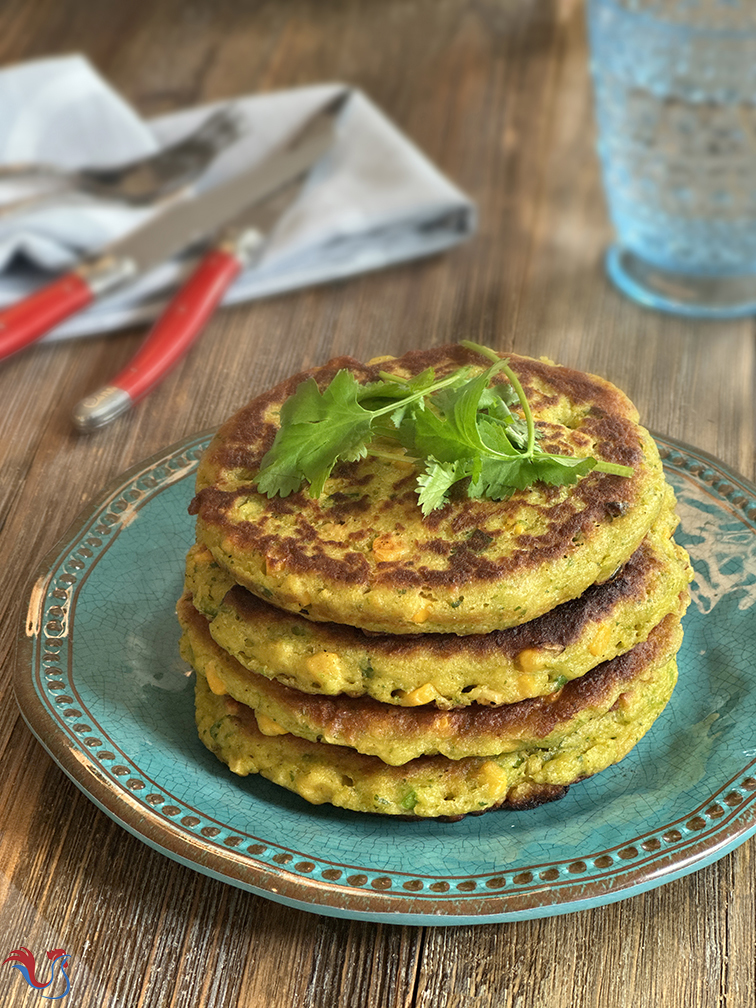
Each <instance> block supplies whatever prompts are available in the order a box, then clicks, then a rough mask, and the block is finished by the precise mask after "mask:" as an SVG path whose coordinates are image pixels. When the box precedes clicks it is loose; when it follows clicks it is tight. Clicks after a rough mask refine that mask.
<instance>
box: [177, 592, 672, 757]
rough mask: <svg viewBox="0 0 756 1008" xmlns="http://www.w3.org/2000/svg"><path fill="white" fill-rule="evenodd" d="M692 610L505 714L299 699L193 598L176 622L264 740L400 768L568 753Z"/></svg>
mask: <svg viewBox="0 0 756 1008" xmlns="http://www.w3.org/2000/svg"><path fill="white" fill-rule="evenodd" d="M687 602H688V593H687V591H685V592H684V593H683V594H682V595H681V597H680V598H679V601H678V607H677V612H676V613H675V614H670V615H669V616H667V617H665V619H664V620H663V621H662V623H661V624H660V625H659V626H658V627H655V628H654V629H653V630H652V631H651V633H650V634H649V636H648V638H647V640H646V641H644V642H642V643H640V644H638V645H637V647H636V648H635V649H633V650H632V651H630V652H627V654H626V655H624V656H621V657H618V658H615V659H614V660H613V661H609V662H603V663H602V664H601V665H598V666H597V667H596V668H594V669H593V670H592V671H590V672H588V673H587V674H586V675H584V676H582V677H581V678H580V679H574V680H573V681H572V682H570V683H567V685H565V686H563V687H562V688H561V689H560V690H559V691H558V692H556V693H553V694H550V695H549V696H546V697H535V698H533V699H530V700H521V701H520V702H519V703H515V704H506V705H504V706H501V707H484V706H480V705H477V704H476V705H474V706H471V707H461V708H458V709H457V710H454V711H440V710H439V709H438V708H437V707H436V706H435V705H433V704H426V705H424V706H422V707H414V708H408V707H396V706H394V705H391V704H382V703H380V702H379V701H378V700H372V699H370V698H365V697H347V696H336V697H332V696H328V697H325V696H313V695H312V694H305V693H300V692H299V691H298V690H293V689H290V688H289V687H288V686H283V685H281V683H278V682H276V681H275V680H270V679H266V678H264V677H263V676H260V675H257V674H256V673H254V672H250V671H249V669H245V668H244V667H243V666H242V665H240V664H239V662H238V661H236V660H235V659H234V658H232V657H231V656H230V655H228V654H226V652H225V651H223V650H222V648H220V647H218V645H217V644H216V643H215V641H214V640H213V639H212V637H211V636H210V632H209V630H208V623H207V620H206V619H205V617H204V616H202V615H201V614H200V613H198V612H197V610H196V609H195V608H194V606H193V605H192V603H191V601H190V600H189V598H188V597H187V596H184V597H183V599H181V601H180V602H179V605H178V614H179V620H180V622H181V625H182V627H183V629H184V635H183V637H182V641H181V653H182V656H183V657H184V659H185V660H186V661H188V662H189V664H190V665H192V667H193V668H194V669H195V671H197V672H198V673H200V674H201V675H203V676H204V677H205V679H206V680H207V682H208V685H209V687H210V689H211V690H212V692H213V693H217V694H218V695H223V694H224V693H227V694H228V695H229V696H231V697H232V698H233V699H234V700H238V701H239V703H243V704H244V705H245V706H247V707H251V708H252V709H253V710H254V712H255V716H256V718H257V722H258V728H259V729H260V731H261V732H262V734H263V735H284V734H286V733H289V732H290V733H291V734H292V735H297V736H299V737H300V738H305V739H310V741H313V742H326V743H328V744H330V745H337V746H348V747H349V748H351V749H356V750H357V751H358V752H361V753H366V754H367V755H370V756H377V757H378V758H379V759H381V760H383V761H384V763H390V764H392V765H397V766H398V765H401V764H403V763H407V762H409V761H410V760H412V759H415V758H416V757H418V756H423V755H430V756H433V755H436V754H437V753H440V754H441V755H443V756H447V757H448V758H449V759H455V760H456V759H462V758H465V757H468V756H497V755H499V754H500V753H505V752H517V751H520V750H524V749H528V748H532V747H534V746H536V747H538V748H541V749H557V748H559V747H560V746H562V745H567V746H568V745H569V736H571V735H574V734H575V732H577V731H578V730H579V729H581V728H582V726H583V725H585V724H587V723H588V722H589V721H591V720H593V719H595V718H596V717H598V716H600V715H601V714H604V713H605V712H606V711H607V710H609V708H611V707H612V706H613V705H614V704H615V703H616V701H617V700H618V698H619V697H620V695H621V694H622V693H624V692H625V690H626V689H627V686H628V682H630V681H632V680H633V679H635V678H636V677H637V675H638V668H639V667H641V668H642V667H643V666H644V663H645V662H647V660H648V659H647V653H653V654H659V653H663V654H664V655H667V656H669V655H670V654H674V653H676V652H677V649H678V648H679V646H680V641H681V640H682V629H681V627H680V619H681V617H682V614H683V612H684V610H685V606H686V605H687Z"/></svg>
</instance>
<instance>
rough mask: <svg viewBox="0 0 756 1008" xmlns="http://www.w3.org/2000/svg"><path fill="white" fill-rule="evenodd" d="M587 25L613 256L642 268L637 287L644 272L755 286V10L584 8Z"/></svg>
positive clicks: (594, 4) (710, 5)
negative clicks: (729, 280) (633, 260)
mask: <svg viewBox="0 0 756 1008" xmlns="http://www.w3.org/2000/svg"><path fill="white" fill-rule="evenodd" d="M588 26H589V35H590V43H591V66H592V73H593V80H594V90H595V103H596V118H597V123H598V136H599V140H598V148H599V154H600V157H601V163H602V170H603V176H604V186H605V190H606V196H607V202H608V207H609V213H610V216H611V219H612V223H613V224H614V227H615V230H616V233H617V241H618V248H619V249H620V250H621V251H622V252H623V253H624V254H626V255H628V256H630V257H637V259H638V260H640V261H641V263H642V264H643V269H642V270H639V271H636V276H635V282H636V283H638V282H640V283H641V284H643V283H644V282H645V280H646V279H647V277H646V274H645V273H644V275H643V277H640V279H639V276H640V273H642V272H643V271H644V270H645V271H647V268H648V267H651V268H653V269H657V270H661V271H664V272H665V273H668V274H673V275H675V274H679V275H682V276H683V277H700V278H705V279H707V280H709V281H710V280H711V279H712V278H724V279H727V278H735V277H737V278H743V277H751V276H753V277H754V278H756V4H755V3H754V2H753V0H743V2H741V0H729V2H727V0H655V2H654V0H589V4H588ZM616 260H617V251H616V249H615V268H618V267H617V262H616ZM610 272H612V263H611V262H610ZM615 279H617V277H616V276H615ZM620 282H621V281H620ZM621 285H622V284H621ZM667 286H668V287H669V284H667ZM662 287H663V285H662ZM626 289H627V288H626ZM628 292H629V293H632V294H633V296H636V297H637V296H639V294H638V291H628ZM657 293H658V292H657ZM661 293H664V291H662V292H661ZM710 293H711V284H709V287H708V288H707V294H706V295H702V296H700V297H698V298H697V297H696V295H695V294H694V295H692V296H691V295H690V294H689V293H688V294H687V295H685V294H684V295H683V297H684V298H685V297H686V296H687V297H688V300H692V301H693V302H696V301H697V300H698V301H702V302H705V300H706V297H708V296H709V295H710ZM749 293H750V292H746V295H745V298H744V296H743V289H742V284H741V285H740V287H739V289H738V291H737V293H736V294H735V300H736V301H737V302H738V303H739V304H740V306H741V307H743V303H744V302H745V301H748V300H749V296H748V295H749ZM753 293H754V295H756V287H755V288H754V291H753ZM727 296H728V295H727V294H725V295H724V296H722V295H721V291H717V292H716V293H715V294H714V300H715V301H716V300H718V299H719V300H720V301H722V303H721V304H718V305H715V306H714V307H715V309H716V310H713V311H712V314H727V313H728V310H727V309H728V307H729V308H732V307H733V306H732V305H729V306H728V305H727V304H726V303H725V302H726V301H727ZM641 299H643V298H642V297H641ZM647 300H648V301H649V303H653V297H649V298H648V299H647ZM754 300H756V297H755V298H754ZM662 307H664V306H663V305H662ZM699 307H701V308H702V309H703V310H702V311H696V310H691V311H690V314H706V313H707V312H706V305H705V303H702V304H701V305H699ZM694 308H695V306H694Z"/></svg>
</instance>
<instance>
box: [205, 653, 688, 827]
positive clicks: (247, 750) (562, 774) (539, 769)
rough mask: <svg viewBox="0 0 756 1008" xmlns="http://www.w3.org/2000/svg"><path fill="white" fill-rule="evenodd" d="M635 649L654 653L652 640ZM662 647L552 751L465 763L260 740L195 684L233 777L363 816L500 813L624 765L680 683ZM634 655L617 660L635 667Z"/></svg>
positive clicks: (241, 712) (214, 743)
mask: <svg viewBox="0 0 756 1008" xmlns="http://www.w3.org/2000/svg"><path fill="white" fill-rule="evenodd" d="M638 647H639V648H641V649H646V651H648V642H645V643H644V644H640V645H638ZM636 650H637V649H636ZM661 650H662V653H659V654H656V655H654V656H650V655H647V661H645V662H642V663H640V664H641V668H640V669H639V670H638V672H637V675H636V677H635V678H634V679H632V681H631V682H629V683H628V685H627V688H626V690H625V692H623V693H622V695H621V696H620V698H619V699H618V700H617V702H616V703H615V704H614V706H613V707H612V708H611V709H610V710H609V711H607V712H606V713H604V714H602V715H600V716H598V717H596V718H594V719H592V720H591V721H589V722H588V723H587V724H585V725H582V726H580V727H579V728H578V729H576V730H575V731H574V732H573V733H572V734H571V735H569V736H567V738H565V739H564V740H563V743H562V745H561V746H557V747H555V748H553V749H545V748H541V747H540V746H531V747H529V748H526V749H522V750H519V751H517V752H510V753H504V754H502V755H498V756H495V757H488V758H485V757H484V758H481V757H474V756H470V757H466V758H464V759H459V760H451V759H447V758H446V757H445V756H420V757H418V758H416V759H413V760H411V761H410V762H409V763H405V764H404V765H403V766H390V765H389V764H387V763H384V762H383V761H382V760H380V759H378V757H377V756H366V755H363V754H362V753H358V752H355V751H354V750H353V749H348V748H346V747H344V746H335V745H328V744H326V743H324V742H311V741H309V740H308V739H303V738H298V737H297V736H296V735H278V736H275V737H269V736H266V735H263V734H262V733H261V732H260V730H259V728H258V725H257V721H256V718H255V714H254V712H253V711H252V710H251V709H250V708H249V707H246V706H245V705H244V704H240V703H239V702H238V701H236V700H234V699H232V698H231V697H230V696H218V695H216V694H215V693H213V692H212V691H211V690H210V688H209V687H208V685H207V680H206V679H205V678H204V676H202V675H198V676H197V683H196V719H197V728H198V731H199V736H200V739H201V740H202V742H203V743H204V745H205V746H206V747H207V748H208V749H209V750H210V751H211V752H214V753H215V754H216V756H218V757H219V759H221V760H222V761H223V762H224V763H226V764H228V766H229V767H230V769H231V770H232V771H233V772H234V773H236V774H239V775H240V776H246V775H247V774H250V773H259V774H262V776H263V777H267V778H268V780H271V781H273V782H274V783H276V784H280V785H281V786H282V787H285V788H287V789H288V790H289V791H294V792H295V793H296V794H298V795H301V796H302V797H303V798H304V799H306V800H307V801H308V802H311V803H312V804H314V805H320V804H322V803H324V802H330V803H331V804H332V805H336V806H339V807H340V808H346V809H352V810H354V811H356V812H378V813H382V814H384V815H394V816H404V817H406V816H408V815H409V814H411V815H412V817H413V818H414V817H420V818H428V817H439V818H444V819H448V818H452V819H454V818H459V817H461V816H463V815H465V814H466V813H480V812H484V811H486V810H488V809H495V808H509V809H525V808H532V807H534V806H535V805H538V804H541V803H543V802H545V801H551V800H553V799H555V798H560V797H562V795H564V794H565V793H566V791H567V788H568V786H569V785H570V784H573V783H575V782H576V781H579V780H583V779H584V778H586V777H590V776H591V775H592V774H595V773H598V772H599V771H601V770H604V769H605V768H606V767H608V766H610V765H611V764H613V763H617V762H618V761H619V760H621V759H622V758H623V757H624V756H626V755H627V753H628V752H629V751H630V750H631V749H632V747H633V746H634V745H635V744H636V742H638V740H639V739H640V738H642V736H643V735H645V733H646V732H647V731H648V729H649V728H650V727H651V725H652V724H653V722H654V721H655V720H656V718H657V717H658V716H659V714H660V713H661V712H662V710H663V709H664V706H665V705H666V703H667V701H668V700H669V697H670V695H671V693H672V690H673V688H674V685H675V680H676V678H677V665H676V662H675V658H674V657H670V656H669V653H668V652H664V649H661ZM633 653H634V652H629V653H628V655H623V656H622V657H620V658H617V659H615V661H616V662H620V663H622V662H627V661H631V660H632V659H631V657H630V656H631V655H632V654H633ZM526 702H530V701H526Z"/></svg>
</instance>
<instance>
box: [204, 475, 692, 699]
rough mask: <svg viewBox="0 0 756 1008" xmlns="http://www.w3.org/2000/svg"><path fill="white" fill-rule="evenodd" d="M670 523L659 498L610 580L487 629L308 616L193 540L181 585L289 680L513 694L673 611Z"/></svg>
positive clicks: (305, 687) (247, 653)
mask: <svg viewBox="0 0 756 1008" xmlns="http://www.w3.org/2000/svg"><path fill="white" fill-rule="evenodd" d="M670 493H671V492H670ZM676 521H677V519H676V516H675V515H674V512H673V511H671V510H670V508H669V507H668V506H665V508H664V509H663V511H662V514H661V515H660V517H659V519H658V520H657V522H656V525H655V527H654V528H653V529H652V530H651V532H649V534H648V536H647V537H646V539H644V541H643V543H641V545H640V546H639V547H638V549H637V550H636V551H635V553H634V554H633V556H632V557H631V558H630V560H629V561H628V562H627V563H626V564H625V565H624V566H623V567H622V568H621V569H620V571H619V572H618V573H617V574H616V575H615V576H614V577H613V578H610V580H609V581H607V582H605V583H604V584H602V585H592V586H591V587H590V588H588V589H587V590H586V591H585V592H584V593H583V594H582V595H581V596H580V598H577V599H572V600H570V601H569V602H564V603H562V605H561V606H557V608H556V609H553V610H551V612H549V613H545V614H544V615H542V616H539V617H537V618H536V619H534V620H531V621H530V622H529V623H523V624H521V625H520V626H518V627H510V628H509V629H508V630H495V631H492V632H491V633H489V634H472V635H469V636H466V637H460V636H457V635H455V634H412V635H409V634H408V635H391V634H380V635H374V634H366V633H364V632H363V631H362V630H359V629H356V628H353V627H348V626H346V625H345V624H337V623H314V622H312V621H311V620H308V619H306V618H304V617H302V616H300V615H298V614H296V613H289V612H286V611H284V610H279V609H276V608H275V607H273V606H271V605H270V604H269V603H267V602H263V601H262V600H261V599H259V598H257V596H255V595H252V594H251V593H250V592H248V591H247V590H246V589H245V588H243V587H241V586H240V585H234V582H233V581H232V580H231V579H230V578H229V577H228V575H227V574H226V572H225V571H223V570H222V569H221V568H220V567H219V566H218V564H217V563H216V562H215V561H214V559H213V557H212V554H210V552H209V551H208V550H207V549H206V547H194V548H192V550H190V552H189V556H188V558H187V577H186V586H187V590H189V591H190V593H191V595H192V598H193V601H194V604H195V606H197V608H198V609H200V610H201V611H202V612H203V613H204V614H205V615H206V616H208V617H209V618H210V620H211V622H210V632H211V634H212V636H213V638H214V639H215V641H216V642H217V643H218V644H219V645H220V646H221V647H222V648H223V649H224V650H225V651H227V652H229V654H231V655H233V656H234V657H235V658H236V659H237V660H238V661H239V662H241V664H242V665H244V666H245V667H246V668H248V669H250V670H251V671H252V672H256V673H259V674H260V675H263V676H266V677H267V678H270V679H276V680H278V681H279V682H282V683H284V684H285V685H288V686H291V687H293V688H295V689H297V690H302V691H304V692H307V693H323V694H331V695H333V694H339V693H344V694H348V695H350V696H370V697H373V698H375V699H376V700H380V701H381V702H382V703H389V704H396V705H399V706H405V707H414V706H420V705H422V704H427V703H431V702H433V703H435V704H436V706H438V707H442V708H449V707H460V706H466V705H469V704H473V703H478V704H480V703H485V704H505V703H507V704H508V703H516V702H517V701H519V700H523V699H526V698H528V697H531V696H542V695H544V694H546V693H551V692H553V691H554V690H556V689H558V688H559V687H560V686H561V685H563V684H564V683H565V682H568V681H570V680H571V679H575V678H577V677H579V676H581V675H583V674H584V673H585V672H587V671H589V670H590V669H591V668H593V667H594V666H595V665H598V664H600V663H601V662H602V661H607V660H609V659H611V658H614V657H615V656H616V655H618V654H622V653H623V652H624V651H628V650H629V649H630V648H632V647H634V645H635V644H637V643H638V642H639V641H641V640H644V639H645V637H646V636H647V635H648V633H649V632H650V630H651V629H652V628H653V627H654V626H656V624H657V623H659V622H660V621H661V620H662V619H663V617H664V616H665V615H667V613H670V612H674V611H676V609H677V607H678V596H679V594H680V592H681V591H684V590H685V588H686V587H687V584H688V582H689V580H690V575H691V572H690V565H689V562H688V558H687V554H686V553H685V551H684V550H683V549H681V548H680V547H679V546H677V545H676V544H675V543H674V542H673V541H672V540H671V538H670V536H671V533H672V530H673V528H674V526H675V524H676ZM229 585H233V587H231V588H230V590H229Z"/></svg>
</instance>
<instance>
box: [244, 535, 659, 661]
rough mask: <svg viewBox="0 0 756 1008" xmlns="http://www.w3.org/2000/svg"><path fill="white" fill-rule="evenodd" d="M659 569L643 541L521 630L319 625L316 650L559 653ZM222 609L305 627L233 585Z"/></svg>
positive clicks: (640, 590)
mask: <svg viewBox="0 0 756 1008" xmlns="http://www.w3.org/2000/svg"><path fill="white" fill-rule="evenodd" d="M662 566H663V565H662V563H661V560H660V558H659V556H658V555H657V554H655V553H654V551H653V549H652V548H651V547H650V546H649V545H648V543H647V542H645V541H644V542H643V543H641V545H640V546H639V547H638V549H637V550H636V551H635V553H634V554H633V555H632V557H631V558H630V559H629V560H628V562H627V563H626V564H624V566H623V567H622V568H621V569H620V570H619V571H618V572H617V573H616V574H615V575H614V577H612V578H610V580H609V581H605V582H604V583H603V584H600V585H598V584H596V585H591V586H590V587H589V588H588V589H586V591H585V592H583V594H582V595H581V596H579V597H578V598H576V599H572V600H571V601H569V602H563V603H562V604H561V605H559V606H556V607H555V608H554V609H552V610H550V611H549V612H547V613H544V614H543V615H542V616H538V617H536V618H535V619H532V620H530V622H528V623H523V624H521V625H520V626H516V627H510V628H509V629H507V630H493V631H491V632H490V633H481V634H468V635H466V636H458V635H457V634H453V633H428V634H423V635H422V637H421V638H419V637H418V636H417V635H409V634H379V633H371V634H369V635H367V634H366V633H365V631H363V630H360V629H359V628H357V627H352V626H349V625H348V624H345V623H318V624H317V634H318V646H319V647H323V648H326V649H327V650H331V651H334V652H336V653H338V652H339V650H340V649H343V648H344V647H360V648H367V649H369V650H370V652H371V654H374V655H375V654H380V655H384V656H389V655H391V656H392V657H395V658H403V659H406V660H407V661H408V662H411V661H412V659H413V656H414V655H416V654H418V653H419V652H422V653H424V654H428V653H431V654H433V655H435V656H437V658H438V659H439V660H444V661H445V660H456V659H458V657H459V656H460V655H469V656H470V658H471V660H473V659H478V660H480V659H483V658H490V657H495V656H497V655H501V657H502V658H509V659H512V658H514V657H515V656H516V655H518V654H519V653H520V652H521V651H523V650H525V649H528V648H538V647H544V646H545V647H553V648H558V649H563V648H566V647H568V646H569V645H570V644H572V643H574V642H575V641H577V640H579V639H580V637H581V636H582V634H583V633H584V630H585V627H586V626H587V625H588V624H589V623H592V622H596V623H598V622H601V621H603V620H605V619H607V618H608V616H609V614H610V613H611V612H612V611H613V610H615V609H616V608H617V607H618V606H619V605H621V604H622V603H623V602H627V603H631V602H634V601H636V600H637V601H639V600H640V599H642V598H643V597H644V595H645V592H646V585H647V582H648V580H649V578H650V577H651V575H652V574H653V573H654V572H656V571H658V570H659V569H660V568H661V567H662ZM224 604H226V605H229V606H230V607H231V608H232V609H234V610H235V611H236V612H237V613H238V615H239V618H240V619H241V620H250V621H252V622H253V623H258V622H259V621H261V620H264V621H265V623H266V624H267V625H268V626H269V627H275V626H279V627H281V629H282V632H283V629H284V628H285V627H291V626H292V625H295V626H296V625H297V624H302V625H307V620H306V619H305V617H303V616H299V615H298V614H296V613H289V612H286V611H284V610H281V609H277V608H276V607H275V606H272V605H270V604H269V603H268V602H264V601H263V600H262V599H260V598H258V597H257V596H256V595H253V594H252V593H251V592H249V591H247V589H246V588H244V587H242V586H241V585H235V586H234V587H233V588H232V589H231V590H230V591H229V592H228V593H227V594H226V597H225V600H224ZM310 626H311V624H310Z"/></svg>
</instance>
